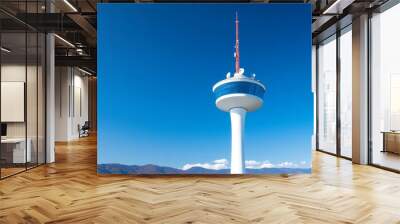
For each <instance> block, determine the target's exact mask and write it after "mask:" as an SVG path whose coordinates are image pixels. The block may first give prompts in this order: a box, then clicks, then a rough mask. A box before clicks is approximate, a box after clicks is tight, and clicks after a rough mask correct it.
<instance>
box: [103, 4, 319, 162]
mask: <svg viewBox="0 0 400 224" xmlns="http://www.w3.org/2000/svg"><path fill="white" fill-rule="evenodd" d="M236 11H237V12H238V13H239V21H240V56H241V67H244V68H245V73H246V74H248V75H251V74H252V73H256V75H257V78H258V79H259V80H261V82H263V83H264V84H265V85H266V86H267V92H266V94H265V97H264V105H263V107H262V108H261V109H259V110H258V111H256V112H251V113H248V114H247V118H246V128H245V157H246V160H256V161H264V160H268V161H270V162H271V163H280V162H284V161H289V162H296V163H298V162H300V161H306V162H307V163H308V164H309V162H310V160H311V135H312V127H313V101H312V93H311V27H310V26H311V25H310V24H311V8H310V5H307V4H304V5H302V4H196V5H194V4H99V6H98V48H99V49H98V123H99V131H98V136H99V143H98V150H99V153H98V162H99V163H122V164H129V165H131V164H136V165H143V164H149V163H151V164H157V165H162V166H171V167H177V168H181V167H182V166H183V165H184V164H187V163H204V162H211V161H213V160H216V159H222V158H226V159H228V160H230V118H229V114H228V113H224V112H222V111H219V110H218V109H217V108H216V107H215V99H214V97H213V93H212V86H213V84H215V83H216V82H218V81H219V80H222V79H224V78H225V74H226V73H227V72H229V71H230V72H233V70H234V58H233V53H234V44H235V43H234V41H235V26H234V20H235V12H236Z"/></svg>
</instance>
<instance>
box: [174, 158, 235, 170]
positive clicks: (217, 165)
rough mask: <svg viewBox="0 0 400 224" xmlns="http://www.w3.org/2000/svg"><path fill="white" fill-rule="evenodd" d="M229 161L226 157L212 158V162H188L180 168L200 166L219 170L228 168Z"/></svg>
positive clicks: (186, 168)
mask: <svg viewBox="0 0 400 224" xmlns="http://www.w3.org/2000/svg"><path fill="white" fill-rule="evenodd" d="M228 165H229V162H228V160H227V159H217V160H214V161H213V162H212V163H193V164H191V163H188V164H185V165H184V166H183V167H182V170H188V169H190V168H192V167H202V168H205V169H210V170H221V169H228V168H229V166H228Z"/></svg>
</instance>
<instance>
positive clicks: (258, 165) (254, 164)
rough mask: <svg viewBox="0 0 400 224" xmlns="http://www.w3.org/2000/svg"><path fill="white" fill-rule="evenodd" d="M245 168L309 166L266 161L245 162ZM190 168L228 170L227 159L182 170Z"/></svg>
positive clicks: (189, 164)
mask: <svg viewBox="0 0 400 224" xmlns="http://www.w3.org/2000/svg"><path fill="white" fill-rule="evenodd" d="M245 166H246V168H247V169H263V168H308V167H309V165H308V164H307V162H306V161H301V162H300V163H295V162H290V161H284V162H281V163H277V164H273V163H271V162H269V161H268V160H265V161H256V160H246V161H245ZM192 167H202V168H205V169H211V170H221V169H229V168H230V166H229V161H228V160H227V159H225V158H224V159H217V160H214V161H212V162H210V163H188V164H185V165H184V166H183V167H182V169H183V170H188V169H190V168H192Z"/></svg>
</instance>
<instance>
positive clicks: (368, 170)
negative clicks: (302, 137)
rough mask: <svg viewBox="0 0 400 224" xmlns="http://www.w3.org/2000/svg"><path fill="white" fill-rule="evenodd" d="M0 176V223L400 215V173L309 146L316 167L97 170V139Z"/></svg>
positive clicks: (395, 218)
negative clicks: (221, 172) (184, 173)
mask: <svg viewBox="0 0 400 224" xmlns="http://www.w3.org/2000/svg"><path fill="white" fill-rule="evenodd" d="M56 151H57V154H56V156H57V162H56V163H55V164H51V165H46V166H42V167H39V168H36V169H33V170H30V171H28V172H26V173H22V174H19V175H17V176H14V177H11V178H8V179H5V180H2V181H0V223H46V222H47V223H119V224H120V223H374V224H376V223H400V175H398V174H395V173H391V172H387V171H384V170H380V169H377V168H374V167H369V166H358V165H352V164H351V163H350V162H349V161H347V160H343V159H337V158H335V157H332V156H329V155H325V154H322V153H318V152H316V153H314V155H313V156H314V160H313V161H314V162H313V168H314V171H313V174H312V175H294V176H289V177H285V176H243V177H202V176H192V177H156V178H154V177H128V176H112V177H109V176H107V177H101V176H97V174H96V139H95V138H93V137H91V138H85V139H84V140H81V141H76V142H71V143H69V144H58V145H57V150H56Z"/></svg>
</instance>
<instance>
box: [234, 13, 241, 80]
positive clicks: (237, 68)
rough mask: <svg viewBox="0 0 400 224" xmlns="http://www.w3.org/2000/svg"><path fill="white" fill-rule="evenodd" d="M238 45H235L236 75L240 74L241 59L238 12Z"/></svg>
mask: <svg viewBox="0 0 400 224" xmlns="http://www.w3.org/2000/svg"><path fill="white" fill-rule="evenodd" d="M235 23H236V43H235V50H236V51H235V73H236V74H239V71H240V57H239V19H238V13H237V12H236V21H235Z"/></svg>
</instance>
